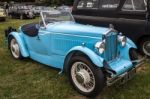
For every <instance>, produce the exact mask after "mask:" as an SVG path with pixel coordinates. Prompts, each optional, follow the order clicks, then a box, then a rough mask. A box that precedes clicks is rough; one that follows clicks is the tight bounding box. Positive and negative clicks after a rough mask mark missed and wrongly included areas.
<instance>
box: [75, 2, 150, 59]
mask: <svg viewBox="0 0 150 99" xmlns="http://www.w3.org/2000/svg"><path fill="white" fill-rule="evenodd" d="M149 5H150V3H149V0H111V1H110V0H94V1H93V0H75V2H74V7H73V15H74V18H75V20H76V22H78V23H82V24H91V25H95V26H103V27H108V26H109V24H113V25H114V27H115V29H117V30H118V31H121V32H122V33H123V34H124V35H126V36H127V37H129V38H131V40H133V41H134V42H135V44H136V45H137V46H138V48H139V50H140V52H142V53H143V54H145V55H147V56H150V6H149Z"/></svg>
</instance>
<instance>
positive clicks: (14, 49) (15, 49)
mask: <svg viewBox="0 0 150 99" xmlns="http://www.w3.org/2000/svg"><path fill="white" fill-rule="evenodd" d="M9 49H10V52H11V54H12V56H13V57H14V58H15V59H22V58H23V56H22V54H21V52H20V47H19V44H18V42H17V41H16V39H15V38H14V37H13V36H11V37H10V38H9Z"/></svg>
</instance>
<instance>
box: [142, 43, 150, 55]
mask: <svg viewBox="0 0 150 99" xmlns="http://www.w3.org/2000/svg"><path fill="white" fill-rule="evenodd" d="M143 51H144V53H145V54H146V55H148V56H150V41H147V42H145V43H144V45H143Z"/></svg>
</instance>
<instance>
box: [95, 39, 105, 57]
mask: <svg viewBox="0 0 150 99" xmlns="http://www.w3.org/2000/svg"><path fill="white" fill-rule="evenodd" d="M95 48H96V49H97V50H98V51H99V53H100V54H103V53H104V51H105V40H104V41H102V42H97V43H96V44H95Z"/></svg>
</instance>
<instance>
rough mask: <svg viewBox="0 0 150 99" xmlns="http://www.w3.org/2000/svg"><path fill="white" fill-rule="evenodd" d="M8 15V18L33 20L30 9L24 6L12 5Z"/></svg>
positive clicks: (33, 16)
mask: <svg viewBox="0 0 150 99" xmlns="http://www.w3.org/2000/svg"><path fill="white" fill-rule="evenodd" d="M8 15H9V17H10V18H20V19H25V18H29V19H33V18H35V15H34V13H33V11H32V9H30V8H29V7H28V6H26V5H19V4H14V5H12V6H10V8H9V13H8Z"/></svg>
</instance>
